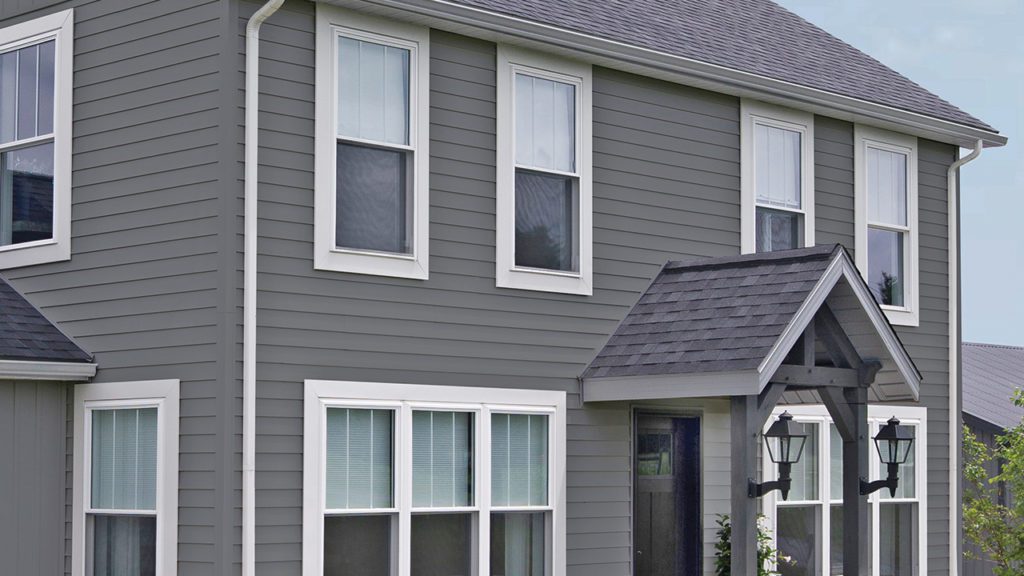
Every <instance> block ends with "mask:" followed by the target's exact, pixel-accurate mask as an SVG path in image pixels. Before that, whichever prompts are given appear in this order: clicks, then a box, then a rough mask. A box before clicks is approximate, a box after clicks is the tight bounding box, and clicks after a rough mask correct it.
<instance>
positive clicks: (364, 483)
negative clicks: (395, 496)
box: [326, 408, 394, 510]
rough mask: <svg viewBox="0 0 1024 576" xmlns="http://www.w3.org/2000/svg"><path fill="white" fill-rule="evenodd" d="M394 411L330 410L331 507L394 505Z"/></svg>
mask: <svg viewBox="0 0 1024 576" xmlns="http://www.w3.org/2000/svg"><path fill="white" fill-rule="evenodd" d="M392 420H393V413H392V411H391V410H357V409H352V408H328V409H327V498H326V505H327V508H328V509H331V510H340V509H356V508H390V507H391V506H392V504H391V503H392V488H391V487H392V458H391V451H392V431H393V429H394V426H393V425H392Z"/></svg>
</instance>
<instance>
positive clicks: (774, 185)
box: [754, 124, 801, 209]
mask: <svg viewBox="0 0 1024 576" xmlns="http://www.w3.org/2000/svg"><path fill="white" fill-rule="evenodd" d="M800 138H801V134H800V133H799V132H796V131H794V130H786V129H783V128H776V127H774V126H765V125H763V124H755V125H754V174H755V177H754V182H755V185H756V186H757V203H758V204H765V205H768V206H781V207H784V208H793V209H800V200H801V198H800V185H801V179H800V170H801V166H800V162H801V160H800Z"/></svg>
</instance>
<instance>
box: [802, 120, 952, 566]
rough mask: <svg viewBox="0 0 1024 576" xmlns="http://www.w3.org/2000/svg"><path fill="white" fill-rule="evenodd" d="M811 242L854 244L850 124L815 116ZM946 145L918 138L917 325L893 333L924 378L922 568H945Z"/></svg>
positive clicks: (948, 148) (948, 155) (948, 158)
mask: <svg viewBox="0 0 1024 576" xmlns="http://www.w3.org/2000/svg"><path fill="white" fill-rule="evenodd" d="M814 130H815V134H814V136H815V181H816V184H815V192H816V200H817V203H816V210H817V215H816V216H817V235H818V236H817V241H818V243H819V244H824V243H829V242H840V243H842V244H843V245H844V246H846V248H847V249H848V250H849V251H850V253H851V254H852V253H853V250H854V246H853V243H854V225H853V222H854V205H853V200H854V183H853V125H852V124H850V123H848V122H842V121H839V120H834V119H831V118H824V117H821V116H817V117H815V124H814ZM954 159H955V150H954V148H953V147H952V146H948V145H945V144H939V143H937V142H932V141H929V140H923V139H922V140H919V141H918V198H919V201H918V208H919V210H918V218H919V223H920V224H919V243H920V259H919V260H920V266H921V275H920V288H921V325H920V326H919V327H916V328H906V327H897V328H896V332H897V333H898V334H899V336H900V339H901V340H902V341H903V344H904V345H905V346H906V348H907V350H908V351H909V352H910V356H911V357H912V358H913V359H914V362H915V363H916V364H917V367H918V368H919V369H920V370H921V373H922V375H923V376H924V381H923V383H922V386H921V405H923V406H925V407H927V408H928V471H927V474H928V504H927V505H928V572H929V573H931V574H947V573H948V570H949V563H950V557H949V465H950V464H949V331H948V330H949V307H948V306H949V297H948V294H949V292H948V291H949V273H948V270H949V269H948V266H949V260H948V258H949V245H948V240H949V236H948V234H947V224H948V222H947V217H948V213H947V202H946V194H947V191H946V170H947V169H948V168H949V165H950V163H952V162H953V160H954Z"/></svg>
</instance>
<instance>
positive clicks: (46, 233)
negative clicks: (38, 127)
mask: <svg viewBox="0 0 1024 576" xmlns="http://www.w3.org/2000/svg"><path fill="white" fill-rule="evenodd" d="M50 238H53V143H49V144H42V145H39V146H32V147H30V148H21V149H18V150H14V151H11V152H7V153H4V154H0V246H7V245H9V244H21V243H23V242H32V241H35V240H47V239H50Z"/></svg>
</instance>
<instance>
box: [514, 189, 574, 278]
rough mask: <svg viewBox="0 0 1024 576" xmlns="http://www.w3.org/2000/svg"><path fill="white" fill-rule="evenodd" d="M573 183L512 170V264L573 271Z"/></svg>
mask: <svg viewBox="0 0 1024 576" xmlns="http://www.w3.org/2000/svg"><path fill="white" fill-rule="evenodd" d="M576 182H577V180H576V178H574V177H571V176H559V175H555V174H541V173H538V172H530V171H527V170H516V266H520V267H524V268H542V269H546V270H560V271H570V272H572V271H576V270H577V263H576V261H577V257H576V255H577V247H576V243H577V242H576V235H577V233H576V230H577V217H576V215H577V213H578V209H577V205H576V204H577V201H576V195H577V190H576Z"/></svg>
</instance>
